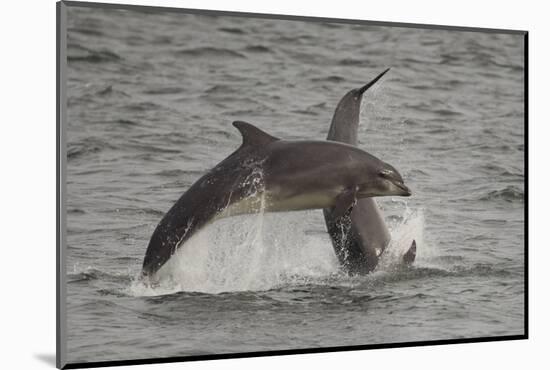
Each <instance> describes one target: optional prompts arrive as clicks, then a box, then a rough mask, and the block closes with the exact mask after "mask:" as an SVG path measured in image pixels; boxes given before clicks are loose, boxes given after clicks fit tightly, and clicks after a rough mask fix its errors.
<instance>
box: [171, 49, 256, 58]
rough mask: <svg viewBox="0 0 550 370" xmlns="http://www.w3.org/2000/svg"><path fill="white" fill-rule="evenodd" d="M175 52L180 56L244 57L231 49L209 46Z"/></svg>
mask: <svg viewBox="0 0 550 370" xmlns="http://www.w3.org/2000/svg"><path fill="white" fill-rule="evenodd" d="M177 54H178V55H182V56H189V57H200V58H243V59H244V58H246V56H245V55H243V54H241V53H239V52H236V51H233V50H229V49H224V48H215V47H209V46H206V47H200V48H191V49H183V50H178V51H177Z"/></svg>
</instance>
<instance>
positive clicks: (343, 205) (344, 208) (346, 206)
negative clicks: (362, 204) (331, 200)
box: [332, 188, 357, 219]
mask: <svg viewBox="0 0 550 370" xmlns="http://www.w3.org/2000/svg"><path fill="white" fill-rule="evenodd" d="M356 204H357V188H354V189H347V190H345V191H344V192H343V193H342V194H340V195H339V196H338V197H337V198H336V205H335V207H334V210H333V211H332V215H333V216H334V217H335V218H337V219H338V218H341V217H342V216H344V215H345V214H346V213H351V210H352V209H353V207H354V206H355V205H356Z"/></svg>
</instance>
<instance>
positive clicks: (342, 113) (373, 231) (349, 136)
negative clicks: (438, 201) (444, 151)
mask: <svg viewBox="0 0 550 370" xmlns="http://www.w3.org/2000/svg"><path fill="white" fill-rule="evenodd" d="M389 70H390V68H388V69H386V70H385V71H384V72H382V73H380V74H379V75H378V76H377V77H376V78H374V79H373V80H372V81H371V82H369V83H367V84H366V85H364V86H363V87H361V88H358V89H353V90H351V91H349V92H348V93H346V95H344V97H343V98H342V99H341V100H340V102H339V103H338V105H337V106H336V109H335V111H334V115H333V117H332V122H331V125H330V129H329V133H328V136H327V140H331V141H338V142H343V143H347V144H350V145H353V146H357V128H358V125H359V114H360V110H361V101H362V98H363V94H364V93H365V91H367V90H368V89H369V88H370V87H371V86H372V85H374V84H375V83H376V82H377V81H378V80H379V79H380V78H382V76H384V75H385V74H386V73H387V72H388V71H389ZM323 214H324V217H325V223H326V225H327V230H328V232H329V235H330V238H331V241H332V246H333V248H334V251H335V253H336V256H337V258H338V260H339V262H340V264H341V266H342V267H343V269H344V270H345V271H347V272H348V273H351V274H366V273H369V272H371V271H373V270H374V269H375V268H376V266H377V265H378V260H379V257H380V255H381V254H382V253H383V252H384V250H385V249H386V247H387V245H388V244H389V242H390V239H391V235H390V232H389V230H388V227H387V226H386V224H385V222H384V218H383V216H382V213H381V211H380V209H379V208H378V205H377V204H376V201H375V200H374V199H373V198H362V199H359V200H358V201H357V205H356V206H355V207H354V208H353V210H352V211H351V212H350V214H349V215H347V217H340V216H339V215H338V214H337V213H336V212H335V210H334V208H324V209H323ZM415 256H416V243H415V242H413V246H411V248H410V249H409V251H407V253H406V254H405V256H404V257H403V262H405V263H406V264H411V263H412V262H413V261H414V258H415Z"/></svg>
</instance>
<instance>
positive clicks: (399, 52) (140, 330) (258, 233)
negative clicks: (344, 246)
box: [66, 7, 525, 362]
mask: <svg viewBox="0 0 550 370" xmlns="http://www.w3.org/2000/svg"><path fill="white" fill-rule="evenodd" d="M67 54H68V71H67V73H68V82H67V83H68V87H67V90H68V112H67V113H68V121H67V173H68V174H67V197H68V198H67V210H66V211H67V240H68V247H67V248H68V249H67V256H68V257H67V259H68V261H67V271H68V275H67V293H68V297H67V323H68V358H67V359H68V361H69V362H87V361H104V360H124V359H135V358H151V357H167V356H186V355H198V354H213V353H235V352H252V351H265V350H279V349H291V348H314V347H333V346H345V345H357V344H375V343H393V342H405V341H420V340H432V339H453V338H472V337H485V336H499V335H513V334H522V333H523V331H524V326H523V325H524V315H523V313H524V303H525V302H524V278H525V276H524V222H525V220H524V165H523V158H524V150H525V148H524V124H525V123H524V118H523V113H524V105H523V104H524V103H523V102H524V95H523V91H524V89H523V84H524V80H523V76H524V69H523V66H524V60H523V55H524V50H523V38H522V36H519V35H509V34H508V35H505V34H486V33H473V32H458V31H441V30H425V29H410V28H397V27H382V26H366V25H349V24H337V23H312V22H297V21H281V20H267V19H250V18H241V17H230V16H219V17H214V16H203V15H201V16H199V15H185V14H173V13H140V12H135V11H122V10H112V9H111V10H100V9H87V8H77V7H69V11H68V50H67ZM387 67H391V68H392V69H391V71H390V72H389V73H388V74H387V75H386V76H384V78H383V79H382V80H381V81H380V82H378V83H377V85H376V86H375V87H373V88H372V90H369V91H368V93H367V94H366V95H365V98H364V101H363V106H362V116H361V123H360V128H359V145H360V147H361V148H363V149H365V150H367V151H369V152H370V153H372V154H374V155H376V156H378V157H379V158H381V159H383V160H384V161H387V162H389V163H391V164H392V165H394V166H395V167H396V168H397V169H398V170H399V171H400V172H401V173H402V174H403V176H404V178H405V182H406V183H407V184H408V185H409V186H410V188H411V189H412V191H413V196H412V197H410V198H399V197H395V198H378V199H377V200H378V204H379V205H380V206H381V208H382V209H383V212H384V215H385V217H386V221H387V223H388V225H389V226H390V228H391V230H392V239H393V241H392V245H391V246H390V248H389V251H388V252H389V253H388V255H387V256H386V257H385V258H384V260H383V261H382V264H381V266H380V267H379V269H378V270H377V271H376V272H374V273H373V274H371V275H368V276H362V277H357V276H356V277H350V276H347V275H345V274H343V273H342V272H341V271H340V270H339V268H338V263H337V260H336V257H335V255H334V252H333V250H332V246H331V243H330V240H329V238H328V236H327V234H326V229H325V225H324V221H323V218H322V215H321V212H320V211H307V212H294V213H286V214H262V215H254V216H240V217H236V218H232V219H225V220H221V221H220V222H217V223H215V224H213V225H212V226H211V227H208V228H207V229H205V230H203V231H202V232H201V233H199V234H198V235H196V236H195V237H193V238H192V239H191V240H190V241H189V242H188V243H187V244H186V245H185V246H184V247H183V248H182V250H181V251H180V253H178V255H177V256H176V257H175V258H173V259H172V260H171V261H170V262H169V266H167V268H168V269H169V270H170V272H171V274H172V279H171V281H169V282H167V283H165V284H163V285H161V286H159V287H155V288H148V287H145V286H143V285H142V284H141V283H140V282H139V281H138V280H137V276H138V274H139V272H140V267H141V263H142V260H143V256H144V254H145V249H146V247H147V243H148V241H149V238H150V236H151V234H152V232H153V230H154V228H155V226H156V224H157V223H158V222H159V221H160V219H161V217H162V216H163V214H164V212H166V211H167V210H168V209H169V208H170V206H171V205H172V204H173V203H174V202H175V201H176V200H177V199H178V198H179V196H180V195H181V194H182V193H183V192H184V191H185V190H186V189H187V188H188V187H189V186H190V185H191V184H192V183H193V182H194V181H195V180H197V179H198V178H199V177H200V176H201V175H202V174H203V173H204V172H205V171H207V170H208V169H209V168H211V167H213V166H214V165H215V164H216V163H218V162H219V161H221V160H222V159H224V158H225V157H226V156H227V155H229V154H230V153H231V152H232V151H233V150H235V149H236V148H237V147H238V146H239V145H240V141H241V138H240V135H239V133H238V132H237V130H236V129H235V128H234V127H232V126H231V122H232V121H234V120H245V121H248V122H251V123H253V124H255V125H257V126H259V127H260V128H262V129H264V130H266V131H268V132H269V133H271V134H273V135H275V136H279V137H281V138H286V139H319V140H324V139H325V137H326V135H327V131H328V128H329V124H330V120H331V117H332V113H333V111H334V108H335V106H336V104H337V102H338V101H339V99H340V98H341V97H342V96H343V95H344V94H345V93H346V92H347V91H348V90H350V89H352V88H356V87H359V86H361V85H362V84H364V83H366V82H368V81H370V80H371V79H372V78H373V77H375V76H376V75H377V74H378V73H380V72H381V71H382V70H384V69H385V68H387ZM413 238H414V239H416V240H417V242H418V254H417V260H416V262H415V264H414V266H412V267H409V268H405V267H402V266H399V265H397V264H396V263H395V262H396V260H397V259H398V256H399V253H401V251H402V250H403V248H406V246H407V245H408V243H409V242H410V240H412V239H413Z"/></svg>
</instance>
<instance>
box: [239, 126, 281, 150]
mask: <svg viewBox="0 0 550 370" xmlns="http://www.w3.org/2000/svg"><path fill="white" fill-rule="evenodd" d="M233 126H235V127H236V128H237V130H239V132H240V133H241V135H242V137H243V145H242V146H243V147H244V146H263V145H267V144H269V143H271V142H273V141H277V140H280V139H279V138H276V137H274V136H271V135H269V134H268V133H267V132H264V131H262V130H260V129H259V128H257V127H256V126H253V125H251V124H250V123H246V122H243V121H235V122H233Z"/></svg>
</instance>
